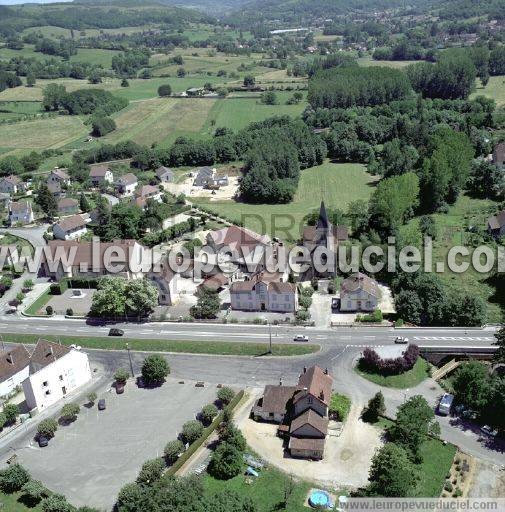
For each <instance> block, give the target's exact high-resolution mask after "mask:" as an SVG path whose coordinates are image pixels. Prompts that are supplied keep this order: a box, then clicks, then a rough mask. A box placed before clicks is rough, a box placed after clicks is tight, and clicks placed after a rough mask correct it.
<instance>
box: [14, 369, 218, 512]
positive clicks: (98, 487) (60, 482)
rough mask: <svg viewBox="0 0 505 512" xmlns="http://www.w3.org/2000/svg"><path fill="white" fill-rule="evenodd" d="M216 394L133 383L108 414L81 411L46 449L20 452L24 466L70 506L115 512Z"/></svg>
mask: <svg viewBox="0 0 505 512" xmlns="http://www.w3.org/2000/svg"><path fill="white" fill-rule="evenodd" d="M216 392H217V389H216V387H215V386H209V387H205V388H196V387H195V385H194V382H191V381H187V382H186V383H184V384H179V383H178V381H177V380H176V379H173V378H172V379H169V380H168V381H167V382H166V383H165V384H164V385H163V386H161V387H160V388H156V389H141V388H137V387H136V386H135V385H134V384H133V383H128V385H127V386H126V390H125V393H124V394H123V395H116V394H115V392H109V393H105V394H103V395H102V397H104V398H105V399H106V403H107V409H106V410H105V411H98V409H97V407H96V405H95V406H94V407H92V408H91V409H88V408H86V407H81V412H80V414H79V417H78V418H77V420H76V421H75V422H74V423H73V424H71V425H68V426H60V427H59V429H58V432H57V433H56V436H55V438H54V439H53V440H52V441H51V442H50V443H49V446H48V447H47V448H39V447H38V445H36V443H34V442H33V441H32V442H30V444H29V446H26V448H25V449H21V450H18V451H17V453H18V457H19V459H20V463H21V464H22V465H23V466H25V467H26V468H27V469H28V470H29V471H30V473H31V475H32V476H33V478H35V479H37V480H41V481H42V482H44V484H45V485H46V486H47V487H48V488H49V489H51V490H52V491H55V492H59V493H62V494H64V495H65V496H66V497H67V498H68V500H69V502H70V503H72V504H74V505H76V506H83V505H88V506H92V507H97V508H99V509H100V510H102V509H105V510H111V508H112V506H113V505H114V503H115V500H116V497H117V494H118V492H119V490H120V489H121V487H122V486H123V485H125V484H126V483H128V482H132V481H134V480H135V478H136V477H137V475H138V472H139V470H140V467H141V466H142V464H143V463H144V462H145V461H146V460H148V459H152V458H155V457H159V456H161V455H162V454H163V448H164V446H165V444H166V443H167V442H168V441H171V440H173V439H175V438H176V437H177V434H178V433H179V432H180V429H181V427H182V425H183V424H184V423H185V422H186V421H188V420H191V419H194V418H195V415H196V414H197V413H198V412H199V411H200V410H201V409H202V406H204V405H205V404H207V403H210V402H213V401H214V400H215V398H216Z"/></svg>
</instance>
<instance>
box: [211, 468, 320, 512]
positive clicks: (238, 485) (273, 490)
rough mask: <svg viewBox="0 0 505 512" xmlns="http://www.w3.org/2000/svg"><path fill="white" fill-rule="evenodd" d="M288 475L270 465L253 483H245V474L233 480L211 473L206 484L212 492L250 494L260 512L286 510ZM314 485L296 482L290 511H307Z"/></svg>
mask: <svg viewBox="0 0 505 512" xmlns="http://www.w3.org/2000/svg"><path fill="white" fill-rule="evenodd" d="M288 478H289V477H288V475H286V474H284V473H282V472H281V471H279V470H277V469H275V468H273V467H270V468H268V469H264V470H262V471H261V472H260V476H259V477H258V478H254V479H253V483H252V484H246V483H245V476H244V475H238V476H236V477H234V478H232V479H231V480H227V481H223V480H216V479H215V478H213V477H211V476H210V475H207V474H206V475H205V476H204V480H203V481H204V485H205V487H206V488H207V489H208V490H209V491H211V492H219V491H223V490H225V489H226V490H233V491H235V492H237V493H238V494H240V495H242V496H249V497H250V498H252V500H253V501H254V502H255V503H256V506H257V507H258V512H272V511H274V510H284V508H283V507H282V506H281V505H282V503H281V502H282V501H283V499H284V485H285V482H286V481H287V479H288ZM311 488H312V485H311V484H310V483H308V482H303V481H302V482H295V489H294V492H293V494H292V496H291V499H290V501H289V506H288V509H287V510H289V512H306V511H307V510H308V509H307V507H305V506H304V502H305V499H306V496H307V494H308V492H309V490H310V489H311Z"/></svg>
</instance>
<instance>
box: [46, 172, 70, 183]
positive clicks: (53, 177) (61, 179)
mask: <svg viewBox="0 0 505 512" xmlns="http://www.w3.org/2000/svg"><path fill="white" fill-rule="evenodd" d="M50 183H52V184H55V183H59V184H60V186H63V185H65V186H67V187H68V186H69V185H70V176H69V175H68V174H67V173H66V172H65V170H64V169H53V170H52V171H51V172H50V173H49V176H48V177H47V185H49V184H50Z"/></svg>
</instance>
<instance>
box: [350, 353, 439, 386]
mask: <svg viewBox="0 0 505 512" xmlns="http://www.w3.org/2000/svg"><path fill="white" fill-rule="evenodd" d="M428 369H429V364H428V363H427V362H426V361H425V360H424V359H423V358H421V357H419V358H418V360H417V362H416V364H415V365H414V368H412V370H409V371H407V372H404V373H402V374H400V375H389V376H387V377H384V376H383V375H379V374H378V373H370V372H365V371H363V370H360V369H359V367H358V366H356V368H355V370H356V373H358V374H359V375H361V376H362V377H363V378H365V379H367V380H369V381H371V382H373V383H375V384H378V385H379V386H384V387H386V388H413V387H415V386H417V385H418V384H420V383H421V382H422V381H423V380H424V379H426V378H427V377H428V375H429V374H428Z"/></svg>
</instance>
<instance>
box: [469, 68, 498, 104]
mask: <svg viewBox="0 0 505 512" xmlns="http://www.w3.org/2000/svg"><path fill="white" fill-rule="evenodd" d="M476 96H487V97H488V98H492V99H493V100H495V101H496V104H497V105H498V106H501V107H503V106H504V105H505V76H503V75H500V76H492V77H490V78H489V82H488V84H487V85H486V87H482V85H481V84H480V83H478V85H477V87H476V89H475V92H474V93H473V94H472V96H470V98H475V97H476Z"/></svg>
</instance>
